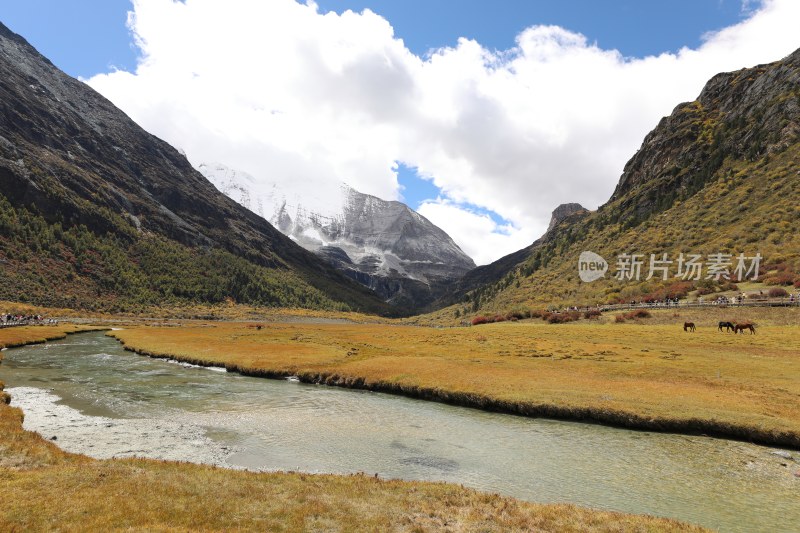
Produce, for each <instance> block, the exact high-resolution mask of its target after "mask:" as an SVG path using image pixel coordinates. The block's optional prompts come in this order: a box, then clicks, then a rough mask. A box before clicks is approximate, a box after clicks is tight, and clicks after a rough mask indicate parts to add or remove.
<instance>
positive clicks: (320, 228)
mask: <svg viewBox="0 0 800 533" xmlns="http://www.w3.org/2000/svg"><path fill="white" fill-rule="evenodd" d="M199 170H200V171H201V172H202V173H203V174H204V175H205V176H206V177H207V178H208V179H209V180H210V181H211V182H212V183H213V184H214V185H216V186H217V188H218V189H219V190H220V191H222V192H224V193H225V194H227V195H228V196H230V197H231V198H233V199H235V200H237V201H238V202H239V203H240V204H242V205H244V206H245V207H248V208H250V209H252V210H253V211H255V212H257V213H259V214H261V215H262V216H264V217H265V218H266V219H267V220H269V221H270V223H272V225H274V226H275V227H276V228H278V229H279V230H280V231H281V232H283V233H284V234H285V235H287V236H289V237H290V238H291V239H292V240H294V241H295V242H297V243H298V244H300V245H301V246H303V247H304V248H305V249H307V250H310V251H312V252H314V253H316V254H317V255H319V256H321V257H323V258H325V259H326V260H327V261H328V262H330V263H331V264H333V265H334V266H336V268H338V269H339V270H341V271H342V272H344V273H345V274H347V275H348V276H350V277H351V278H352V279H354V280H356V281H358V282H359V283H361V284H363V285H365V286H367V287H369V288H370V289H372V290H374V291H375V292H376V293H377V294H379V295H380V296H381V297H382V298H383V299H384V300H386V301H388V302H391V303H393V304H395V305H400V306H406V307H411V308H420V307H423V306H425V305H427V304H429V303H430V302H431V301H433V299H434V298H436V297H437V296H441V295H442V287H443V286H444V285H446V284H448V283H450V282H452V281H455V280H457V279H459V278H461V277H462V276H463V275H464V274H465V273H467V272H468V271H469V270H471V269H473V268H475V263H474V262H473V261H472V259H470V258H469V257H468V256H467V255H466V254H465V253H464V252H463V251H462V250H461V249H460V248H459V247H458V245H456V243H455V242H453V240H452V239H451V238H450V236H449V235H447V234H446V233H445V232H444V231H442V230H441V229H439V228H438V227H437V226H435V225H433V224H432V223H431V222H430V221H428V220H427V219H426V218H425V217H423V216H422V215H420V214H419V213H416V212H415V211H413V210H412V209H410V208H409V207H408V206H406V205H405V204H403V203H401V202H390V201H385V200H381V199H380V198H377V197H375V196H370V195H368V194H363V193H361V192H358V191H356V190H355V189H353V188H351V187H349V186H347V185H345V184H341V186H340V187H339V188H338V190H337V191H334V192H333V194H326V195H325V198H324V199H316V198H314V197H313V196H311V195H309V194H306V195H304V196H300V195H299V194H294V195H291V194H287V193H286V192H285V191H282V190H279V189H278V188H277V186H275V185H274V184H268V183H265V182H264V181H263V180H258V179H256V178H254V177H253V176H251V175H249V174H247V173H244V172H240V171H236V170H232V169H230V168H228V167H226V166H224V165H220V164H203V165H201V166H200V168H199Z"/></svg>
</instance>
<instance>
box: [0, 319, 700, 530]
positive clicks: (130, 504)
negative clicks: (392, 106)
mask: <svg viewBox="0 0 800 533" xmlns="http://www.w3.org/2000/svg"><path fill="white" fill-rule="evenodd" d="M31 329H37V328H26V329H23V328H14V330H15V331H16V336H15V339H19V338H20V336H22V335H23V334H24V332H25V331H26V330H27V333H28V339H29V340H30V341H36V340H38V339H39V336H38V335H34V332H33V331H31ZM39 329H40V328H39ZM151 331H156V330H151ZM170 331H175V330H174V329H173V330H170ZM248 331H249V330H248ZM0 336H10V333H9V330H0ZM15 342H16V341H15ZM0 390H2V385H1V384H0ZM21 422H22V413H21V411H20V410H19V409H15V408H11V407H9V406H7V405H5V404H4V403H2V402H0V497H1V499H0V501H2V505H0V531H11V532H14V531H52V530H59V531H113V530H123V529H124V530H133V531H142V530H146V531H214V530H216V531H220V530H224V531H292V532H294V531H320V530H324V531H408V532H422V531H486V532H491V531H615V532H616V531H703V529H702V528H699V527H696V526H692V525H688V524H683V523H680V522H677V521H673V520H667V519H660V518H653V517H648V516H635V515H624V514H620V513H613V512H604V511H594V510H589V509H582V508H579V507H575V506H572V505H538V504H533V503H527V502H521V501H518V500H515V499H512V498H506V497H501V496H498V495H496V494H483V493H479V492H476V491H474V490H469V489H465V488H463V487H459V486H457V485H452V484H446V483H425V482H408V481H397V480H382V479H376V478H373V477H371V476H365V475H353V476H333V475H308V474H300V473H266V474H265V473H258V474H256V473H248V472H240V471H231V470H225V469H218V468H215V467H211V466H204V465H193V464H187V463H174V462H165V461H152V460H142V459H126V460H104V461H97V460H92V459H89V458H87V457H84V456H80V455H74V454H67V453H65V452H63V451H61V450H60V449H58V448H57V447H56V446H55V445H54V444H52V443H50V442H47V441H45V440H44V439H42V438H41V437H40V436H39V435H37V434H34V433H31V432H28V431H24V430H23V429H22V424H21Z"/></svg>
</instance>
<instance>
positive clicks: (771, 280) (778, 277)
mask: <svg viewBox="0 0 800 533" xmlns="http://www.w3.org/2000/svg"><path fill="white" fill-rule="evenodd" d="M795 281H797V278H796V277H795V275H794V274H792V273H791V272H778V273H777V274H772V275H771V276H767V277H766V278H764V283H766V284H767V285H792V284H793V283H794V282H795Z"/></svg>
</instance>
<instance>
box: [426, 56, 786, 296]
mask: <svg viewBox="0 0 800 533" xmlns="http://www.w3.org/2000/svg"><path fill="white" fill-rule="evenodd" d="M798 140H800V50H798V51H795V52H794V53H793V54H791V55H789V56H788V57H786V58H784V59H783V60H781V61H777V62H774V63H770V64H767V65H760V66H757V67H754V68H748V69H742V70H739V71H737V72H731V73H723V74H718V75H716V76H714V77H713V78H712V79H711V80H709V82H708V83H707V84H706V86H705V87H704V89H703V90H702V92H701V94H700V96H699V97H698V99H697V100H696V101H694V102H688V103H683V104H680V105H678V106H677V107H676V108H675V110H674V111H673V113H672V114H671V115H670V116H668V117H665V118H663V119H662V120H661V121H660V122H659V124H658V125H657V126H656V128H655V129H653V131H651V132H650V133H649V134H648V135H647V136H646V137H645V139H644V141H643V143H642V146H641V148H640V149H639V150H638V151H637V153H636V154H635V155H634V156H633V157H632V158H631V159H630V160H629V161H628V163H627V164H626V165H625V168H624V171H623V173H622V176H621V178H620V180H619V183H618V185H617V187H616V189H615V190H614V193H613V195H612V196H611V198H610V199H609V201H608V202H607V203H606V204H604V205H603V206H601V207H600V208H599V209H598V210H597V211H595V212H592V213H589V212H588V211H586V210H582V208H580V206H579V205H577V204H566V205H564V206H560V207H559V208H557V209H556V210H555V211H554V212H553V218H552V220H551V223H550V226H549V227H548V230H547V232H546V233H545V234H544V235H543V236H542V237H541V238H540V239H538V240H537V241H535V242H534V243H533V244H532V245H531V246H529V247H527V248H524V249H522V250H519V251H517V252H514V253H512V254H509V255H508V256H506V257H503V258H501V259H499V260H497V261H495V262H494V263H491V264H489V265H483V266H480V267H478V268H476V269H474V270H472V271H470V272H469V273H468V274H467V275H466V276H464V278H462V279H461V280H459V281H458V282H457V283H454V284H453V285H452V287H451V290H450V294H448V295H447V296H446V297H445V298H443V299H442V300H440V301H439V302H437V304H438V305H440V306H445V305H449V304H452V303H455V302H460V301H464V299H465V298H464V297H465V296H466V295H467V294H468V293H470V292H471V291H474V292H475V293H479V292H483V294H484V296H485V298H484V300H483V301H482V302H481V304H484V303H486V301H487V300H489V299H491V298H496V297H503V298H505V299H506V301H515V302H523V301H525V300H526V298H529V297H530V294H531V293H530V290H531V289H525V288H524V285H525V284H524V283H523V284H521V285H523V288H521V289H517V288H516V283H514V280H523V279H525V278H528V277H529V276H531V275H532V274H533V273H534V272H535V271H537V270H539V269H544V268H546V269H548V270H553V269H557V268H560V267H563V266H564V265H565V264H569V265H572V264H573V262H574V260H575V259H577V256H576V254H575V253H574V252H575V249H578V250H581V249H585V248H582V246H583V245H582V244H580V242H581V239H583V238H584V236H585V235H587V234H589V233H590V232H595V233H596V234H599V235H606V236H607V238H606V239H601V240H605V241H606V242H610V243H613V242H615V239H617V238H618V237H617V235H618V234H619V232H620V231H624V230H625V228H626V227H633V226H636V225H637V224H639V223H641V222H642V221H645V220H647V219H649V218H651V217H653V216H654V215H657V214H659V213H662V212H664V211H667V210H668V209H669V208H670V207H671V206H673V205H674V203H675V202H676V201H686V200H688V199H690V198H691V197H693V196H694V195H695V194H697V193H698V192H699V191H701V190H702V189H703V187H705V186H706V185H707V184H709V183H711V182H713V181H714V180H717V179H719V178H720V175H721V172H720V169H721V167H722V165H723V163H725V162H726V161H730V162H731V163H732V164H735V165H737V169H738V170H739V171H741V170H745V171H746V169H747V168H748V166H755V165H763V164H765V155H770V156H773V155H774V156H777V154H779V153H783V152H784V151H788V153H790V154H791V153H792V152H793V151H796V150H797V144H798ZM776 158H777V157H776ZM756 162H757V163H756ZM799 172H800V171H798V169H797V168H796V166H795V167H791V166H789V167H787V168H783V169H781V170H780V171H779V172H776V176H778V177H780V173H784V175H785V173H789V174H790V175H795V174H797V175H800V174H798V173H799ZM726 179H728V180H729V181H730V183H731V185H730V186H731V188H734V187H736V186H737V182H736V179H735V177H734V176H733V174H731V173H729V175H728V176H727V177H726ZM748 186H752V184H749V185H748ZM769 186H770V184H769V183H761V184H758V187H762V188H768V187H769ZM796 190H797V189H796V188H793V189H791V190H790V191H787V190H784V191H783V192H781V193H778V194H783V195H784V196H785V195H787V194H796V192H794V191H796ZM752 202H753V203H752V204H751V207H755V206H757V202H768V200H767V199H765V198H763V197H762V198H760V199H755V198H754V199H753V200H752ZM738 207H740V208H746V207H747V206H745V205H740V206H738ZM782 216H783V217H784V221H783V223H786V224H787V225H788V224H789V222H788V221H787V220H785V219H786V218H787V217H788V215H786V214H785V213H784V214H782ZM775 224H780V219H779V218H778V217H776V221H775ZM609 226H611V227H612V228H613V229H612V231H611V232H609V233H607V234H604V232H605V231H606V228H607V227H609ZM719 232H720V229H719V228H715V231H714V232H713V233H714V234H718V233H719ZM595 242H596V241H595ZM570 243H578V244H577V245H576V246H575V247H573V248H571V247H570V246H569V244H570ZM608 246H609V247H610V248H612V249H613V246H612V245H608ZM786 251H787V252H789V253H791V252H793V251H794V249H793V245H792V244H791V243H790V244H789V245H788V246H787V250H786ZM570 254H571V255H570ZM570 268H571V267H570ZM540 279H541V278H540ZM595 286H598V285H595ZM525 290H528V291H529V292H528V293H527V294H525V293H523V291H525ZM514 291H518V292H514ZM486 295H488V296H486ZM498 295H499V296H498ZM473 301H474V299H473ZM479 307H480V305H476V306H475V310H477V309H478V308H479Z"/></svg>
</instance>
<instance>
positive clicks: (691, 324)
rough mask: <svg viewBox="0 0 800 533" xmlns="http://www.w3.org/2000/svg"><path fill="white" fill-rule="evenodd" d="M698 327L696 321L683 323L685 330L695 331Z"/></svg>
mask: <svg viewBox="0 0 800 533" xmlns="http://www.w3.org/2000/svg"><path fill="white" fill-rule="evenodd" d="M696 329H697V328H695V327H694V322H684V323H683V331H694V330H696Z"/></svg>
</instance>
